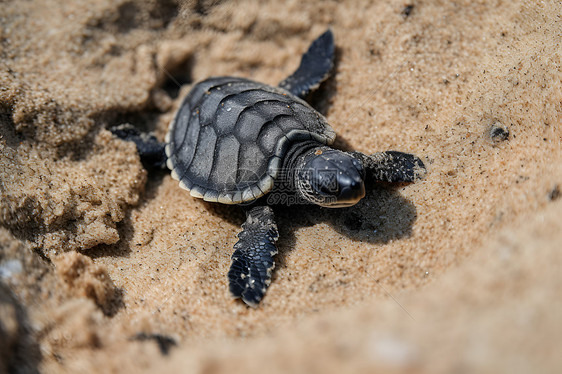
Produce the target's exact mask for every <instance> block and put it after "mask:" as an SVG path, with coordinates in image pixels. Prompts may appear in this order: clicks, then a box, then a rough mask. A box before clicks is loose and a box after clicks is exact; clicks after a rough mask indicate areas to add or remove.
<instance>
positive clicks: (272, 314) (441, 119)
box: [0, 0, 562, 373]
mask: <svg viewBox="0 0 562 374" xmlns="http://www.w3.org/2000/svg"><path fill="white" fill-rule="evenodd" d="M561 12H562V6H561V5H560V3H559V2H556V1H544V2H540V3H538V2H531V1H528V2H523V1H520V2H504V1H496V2H483V1H482V2H475V1H457V2H454V3H453V2H448V1H424V2H421V1H412V2H390V1H376V2H368V1H346V2H345V3H344V2H335V1H309V2H306V4H300V2H297V1H287V2H283V3H281V2H275V1H263V2H257V1H236V2H234V1H231V2H228V1H223V2H218V1H216V2H212V1H186V2H180V3H175V2H173V1H161V2H156V1H145V2H140V1H139V2H134V1H95V2H94V1H83V2H79V3H76V2H71V1H49V0H44V1H39V0H37V1H28V2H21V1H11V2H10V1H8V2H3V3H2V8H1V10H0V25H1V27H0V56H1V61H2V63H1V64H0V149H1V152H0V197H1V199H0V224H1V228H0V372H3V371H15V372H36V371H40V372H76V371H78V370H80V371H87V372H104V373H107V372H123V371H125V372H128V371H135V372H137V371H139V370H145V371H157V372H160V371H164V370H167V371H171V372H205V373H221V372H229V373H231V372H246V373H247V372H263V370H264V368H268V369H270V370H272V371H277V372H286V371H287V370H291V371H296V372H320V371H322V372H343V371H347V372H373V371H382V372H427V373H435V372H452V371H454V372H473V371H478V372H498V371H504V372H505V371H511V372H537V371H539V372H556V371H557V369H558V368H559V367H560V366H561V365H562V362H561V361H562V360H561V359H560V358H559V357H558V352H557V350H556V347H559V346H560V345H561V343H562V341H561V338H560V337H561V336H562V334H561V332H562V331H561V327H560V326H562V324H561V321H560V315H562V314H561V312H562V305H561V304H560V301H559V300H561V299H562V298H561V297H560V296H561V295H560V292H561V291H560V290H561V289H562V287H561V286H562V277H561V276H560V275H559V269H560V266H561V265H562V257H561V254H560V250H559V247H560V243H561V242H562V237H561V234H560V233H561V232H562V231H561V228H562V224H561V221H560V211H561V208H562V205H561V204H562V202H561V200H560V188H561V187H560V186H561V185H562V167H561V166H560V165H561V163H560V161H562V146H561V139H562V130H561V126H560V125H561V121H562V114H561V113H562V68H561V53H560V50H561V49H560V43H561V41H562V33H561V31H560V30H562V23H561V20H560V17H559V16H558V15H559V14H561ZM328 27H331V28H332V30H333V32H334V35H335V40H336V44H337V65H336V69H335V72H334V76H333V78H331V79H330V80H329V81H327V82H326V84H324V85H323V86H322V88H321V89H320V90H319V92H317V93H315V94H314V95H313V97H312V98H311V103H312V104H313V106H315V107H316V108H317V109H318V110H319V111H321V112H322V113H323V114H324V115H325V116H326V118H327V119H328V121H329V122H330V123H331V124H332V126H333V127H334V129H335V130H336V131H337V133H338V139H339V140H338V143H337V144H338V145H339V146H340V147H344V148H352V149H356V150H359V151H362V152H366V153H372V152H376V151H380V150H388V149H393V150H399V151H404V152H411V153H414V154H416V155H418V156H420V157H421V158H422V159H423V161H424V162H425V164H426V165H427V168H428V174H427V176H426V178H425V179H424V180H423V181H419V182H417V183H414V184H410V185H405V186H398V187H390V186H376V187H375V188H374V189H373V190H372V191H370V192H369V193H368V194H367V196H366V198H365V199H364V200H363V201H362V202H360V203H359V204H358V205H357V206H355V207H352V208H346V209H339V210H330V209H321V208H311V207H300V208H299V207H292V208H282V209H279V210H278V211H277V217H278V218H277V220H278V226H279V228H280V234H281V237H280V239H279V242H278V247H279V250H280V254H279V255H278V256H277V259H276V260H277V266H276V270H275V273H274V276H273V282H272V285H271V287H270V288H269V290H268V292H267V296H266V297H265V299H264V300H263V302H262V303H261V305H260V307H259V308H257V309H249V308H247V307H246V306H245V305H244V304H242V303H241V302H239V301H235V300H232V299H231V297H230V296H229V294H228V286H227V279H226V273H227V271H228V267H229V265H230V255H231V253H232V246H233V245H234V243H235V242H236V240H237V239H236V234H237V233H238V232H239V230H240V225H241V223H242V222H243V213H242V212H241V211H240V210H239V209H238V208H237V207H227V206H219V205H216V204H209V203H206V202H203V201H201V200H197V199H194V198H192V197H191V196H190V195H189V194H188V193H185V191H184V190H182V189H181V188H180V187H179V186H178V185H177V182H175V181H174V180H172V179H171V177H170V175H169V174H168V173H166V172H160V171H150V172H148V171H147V170H145V169H144V168H143V166H142V164H141V162H140V160H139V158H138V156H137V154H136V150H135V147H134V145H132V144H128V143H125V142H123V141H120V140H118V139H116V138H114V137H113V136H112V135H111V133H110V132H109V131H108V130H107V129H108V128H109V127H111V126H114V125H117V124H122V123H131V124H133V125H135V126H137V127H138V128H140V129H141V130H143V131H152V132H154V133H155V135H156V136H157V137H158V138H160V139H163V138H164V135H165V133H166V130H167V127H168V124H169V121H170V120H171V118H172V116H173V114H174V112H175V110H176V109H177V107H178V105H179V103H180V100H181V98H182V97H183V95H185V94H186V93H187V92H188V91H189V89H190V87H191V86H192V85H193V83H194V82H197V81H199V80H202V79H205V78H206V77H209V76H212V75H236V76H242V77H249V78H252V79H255V80H259V81H263V82H266V83H270V84H276V83H277V82H279V81H280V80H282V79H283V78H284V77H286V76H287V75H289V74H290V73H291V72H292V71H293V70H294V69H295V68H296V67H297V66H298V63H299V61H300V55H301V53H302V52H303V51H304V50H306V48H307V46H308V44H309V43H310V42H311V41H312V40H313V39H314V38H315V37H317V36H318V35H320V34H321V33H322V32H323V31H324V30H325V29H327V28H328Z"/></svg>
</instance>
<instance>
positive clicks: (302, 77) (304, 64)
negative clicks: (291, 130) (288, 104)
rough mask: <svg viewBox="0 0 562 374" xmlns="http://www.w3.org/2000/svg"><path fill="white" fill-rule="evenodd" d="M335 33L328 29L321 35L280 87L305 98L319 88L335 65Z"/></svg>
mask: <svg viewBox="0 0 562 374" xmlns="http://www.w3.org/2000/svg"><path fill="white" fill-rule="evenodd" d="M334 56H335V47H334V35H333V34H332V31H331V30H327V31H326V32H325V33H324V34H322V35H320V36H319V37H318V39H316V40H315V41H314V42H312V44H311V45H310V47H309V48H308V51H307V52H306V53H305V54H304V55H303V56H302V60H301V64H300V65H299V68H298V69H297V71H295V72H294V73H293V75H291V76H290V77H289V78H287V79H285V80H284V81H282V82H281V83H279V87H281V88H283V89H285V90H287V91H289V92H290V93H292V94H293V95H295V96H298V97H300V98H301V99H304V98H305V97H306V95H308V93H309V92H310V91H313V90H315V89H316V88H318V86H319V85H320V83H322V82H324V81H325V80H326V79H327V78H328V76H329V75H330V71H331V70H332V67H333V66H334Z"/></svg>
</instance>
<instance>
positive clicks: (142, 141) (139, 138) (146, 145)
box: [109, 123, 167, 168]
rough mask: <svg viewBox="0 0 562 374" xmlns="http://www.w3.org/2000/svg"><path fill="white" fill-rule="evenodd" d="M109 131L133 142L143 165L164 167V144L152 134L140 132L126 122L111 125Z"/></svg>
mask: <svg viewBox="0 0 562 374" xmlns="http://www.w3.org/2000/svg"><path fill="white" fill-rule="evenodd" d="M109 131H111V132H112V133H113V135H115V136H117V137H118V138H120V139H123V140H126V141H129V142H133V143H135V145H136V146H137V151H138V152H139V155H140V158H141V160H142V162H143V163H144V164H145V166H150V167H159V168H164V167H166V158H167V157H166V151H165V144H164V143H160V142H159V141H158V140H157V139H156V137H154V135H151V134H144V133H141V132H139V130H137V129H136V128H135V127H133V126H132V125H130V124H128V123H126V124H123V125H119V126H115V127H112V128H111V129H109Z"/></svg>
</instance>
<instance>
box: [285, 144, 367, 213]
mask: <svg viewBox="0 0 562 374" xmlns="http://www.w3.org/2000/svg"><path fill="white" fill-rule="evenodd" d="M301 165H302V166H301V167H300V168H299V170H297V173H296V177H295V178H296V179H295V185H296V187H297V190H298V191H299V192H300V194H301V195H302V196H303V197H304V198H305V199H306V200H308V201H310V202H312V203H314V204H317V205H321V206H324V207H329V208H342V207H347V206H352V205H354V204H356V203H357V202H358V201H359V200H361V199H362V198H363V197H364V196H365V183H364V181H363V179H364V176H365V171H364V169H363V164H362V162H361V161H360V160H358V159H356V158H355V157H353V156H352V155H351V154H349V153H346V152H342V151H338V150H335V149H331V148H328V147H321V148H316V149H313V150H312V151H310V152H309V153H308V154H306V155H305V156H304V158H303V161H302V163H301Z"/></svg>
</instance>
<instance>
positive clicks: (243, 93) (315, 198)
mask: <svg viewBox="0 0 562 374" xmlns="http://www.w3.org/2000/svg"><path fill="white" fill-rule="evenodd" d="M334 50H335V48H334V39H333V35H332V32H331V31H330V30H328V31H326V32H325V33H324V34H322V35H321V36H320V37H319V38H318V39H316V40H315V41H314V42H313V43H312V45H311V46H310V48H309V49H308V51H307V52H306V53H305V54H304V55H303V57H302V61H301V64H300V66H299V67H298V69H297V70H296V71H295V73H293V75H291V76H290V77H288V78H287V79H285V80H284V81H282V82H281V83H280V84H279V86H278V87H272V86H269V85H267V84H264V83H258V82H254V81H252V80H249V79H244V78H235V77H216V78H209V79H207V80H204V81H202V82H200V83H198V84H196V85H195V86H194V87H193V89H192V90H191V92H190V93H189V94H188V95H187V97H186V98H185V99H183V102H182V104H181V106H180V108H179V110H178V112H177V113H176V115H175V118H174V119H173V121H172V123H171V124H170V127H169V131H168V134H167V135H166V142H165V144H162V143H159V142H158V141H157V140H156V138H155V137H154V136H151V135H146V134H140V133H139V132H138V131H137V130H136V129H134V128H133V127H132V126H130V125H124V126H123V125H122V126H118V127H115V128H113V129H112V131H113V133H114V134H116V135H117V136H119V137H120V138H122V139H125V140H129V141H133V142H135V144H136V145H137V148H138V150H139V153H140V155H141V158H142V159H143V161H144V162H145V163H147V162H148V163H151V164H153V165H167V167H168V168H169V169H170V170H171V171H172V177H173V178H174V179H177V180H178V181H179V184H180V186H181V187H182V188H184V189H186V190H188V191H190V193H191V195H192V196H194V197H198V198H202V199H204V200H206V201H212V202H218V203H223V204H241V205H244V208H245V209H246V222H245V223H244V224H243V225H242V229H243V230H242V232H241V233H240V234H238V238H239V241H238V242H237V243H236V244H235V245H234V249H235V251H234V254H233V255H232V265H231V267H230V271H229V272H228V279H229V284H230V292H231V293H232V295H233V296H234V297H240V298H242V300H243V301H244V302H245V303H246V304H248V305H250V306H257V305H258V303H259V302H260V300H261V299H262V298H263V296H264V294H265V291H266V289H267V287H268V286H269V283H270V280H271V272H272V270H273V268H274V265H275V263H274V260H273V256H274V255H275V254H276V253H277V248H276V246H275V242H276V241H277V238H278V237H279V233H278V231H277V226H276V223H275V218H274V214H273V210H272V209H271V206H273V205H275V204H274V203H279V202H280V201H281V202H292V203H295V202H297V203H314V204H318V205H321V206H324V207H347V206H351V205H353V204H355V203H357V202H358V201H359V200H361V199H362V198H363V197H364V196H365V183H364V180H365V179H371V180H373V181H383V182H391V183H393V182H413V181H415V180H416V179H418V178H420V177H422V176H423V174H424V173H425V166H424V164H423V163H422V161H421V160H420V159H419V158H417V157H415V156H413V155H411V154H407V153H402V152H394V151H389V152H381V153H375V154H374V155H371V156H368V155H365V154H362V153H360V152H344V151H340V150H336V149H333V148H331V147H330V145H331V144H332V143H333V142H334V139H335V137H336V134H335V132H334V130H333V129H332V128H331V127H330V125H328V123H327V122H326V119H325V118H324V117H323V116H322V115H321V114H320V113H318V112H317V111H316V110H314V109H313V108H312V107H311V106H309V105H308V104H307V103H306V102H305V101H304V100H303V98H305V97H306V96H307V94H308V93H309V92H310V91H312V90H314V89H316V88H317V87H318V86H319V85H320V83H322V82H323V81H324V80H325V79H326V78H327V77H328V75H329V73H330V71H331V70H332V67H333V60H334ZM270 192H271V193H272V194H269V195H267V196H264V195H266V194H268V193H270ZM271 196H276V199H271V198H269V199H268V197H271ZM280 197H281V198H280ZM273 200H275V201H273Z"/></svg>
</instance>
